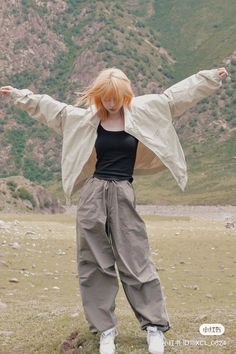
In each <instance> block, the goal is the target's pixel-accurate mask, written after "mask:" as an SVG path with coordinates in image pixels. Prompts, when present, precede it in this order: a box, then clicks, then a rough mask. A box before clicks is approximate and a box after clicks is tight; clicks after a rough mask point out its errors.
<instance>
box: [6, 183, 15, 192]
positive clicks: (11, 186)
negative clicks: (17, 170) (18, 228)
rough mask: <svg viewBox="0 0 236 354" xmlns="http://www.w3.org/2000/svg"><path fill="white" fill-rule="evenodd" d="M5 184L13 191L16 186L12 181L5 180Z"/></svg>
mask: <svg viewBox="0 0 236 354" xmlns="http://www.w3.org/2000/svg"><path fill="white" fill-rule="evenodd" d="M7 186H8V188H9V189H10V190H11V191H13V192H14V191H15V190H16V187H17V183H16V182H14V181H8V182H7Z"/></svg>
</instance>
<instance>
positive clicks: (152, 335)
mask: <svg viewBox="0 0 236 354" xmlns="http://www.w3.org/2000/svg"><path fill="white" fill-rule="evenodd" d="M147 343H148V351H149V353H151V354H163V353H164V334H163V332H162V331H159V330H158V329H157V327H156V326H148V327H147Z"/></svg>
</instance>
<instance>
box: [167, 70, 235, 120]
mask: <svg viewBox="0 0 236 354" xmlns="http://www.w3.org/2000/svg"><path fill="white" fill-rule="evenodd" d="M227 75H228V72H227V70H226V69H225V68H220V69H212V70H203V71H199V72H198V73H197V74H195V75H192V76H190V77H188V78H187V79H184V80H182V81H180V82H178V83H177V84H175V85H173V86H171V87H170V88H168V89H167V90H165V91H164V93H163V95H164V96H165V97H167V99H168V103H169V106H170V110H171V114H172V117H173V118H174V117H177V116H179V115H181V114H182V113H183V112H185V111H186V110H188V109H189V108H191V107H193V106H194V105H195V104H196V103H197V102H198V101H200V100H202V99H203V98H205V97H208V96H210V95H211V94H212V93H213V92H214V91H215V90H217V89H218V88H219V87H220V86H221V81H222V79H224V78H225V77H226V76H227Z"/></svg>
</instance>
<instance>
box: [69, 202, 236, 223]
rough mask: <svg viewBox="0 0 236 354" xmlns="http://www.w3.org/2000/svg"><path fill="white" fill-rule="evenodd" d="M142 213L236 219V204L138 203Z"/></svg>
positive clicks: (72, 212) (138, 208)
mask: <svg viewBox="0 0 236 354" xmlns="http://www.w3.org/2000/svg"><path fill="white" fill-rule="evenodd" d="M137 210H138V212H139V213H140V214H142V215H160V216H190V217H196V218H203V219H208V220H219V221H220V220H223V221H231V222H233V221H234V222H235V221H236V206H235V205H224V206H223V205H151V204H150V205H137ZM75 212H76V206H72V207H68V208H67V211H66V213H67V214H74V213H75Z"/></svg>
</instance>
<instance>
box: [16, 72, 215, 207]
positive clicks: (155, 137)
mask: <svg viewBox="0 0 236 354" xmlns="http://www.w3.org/2000/svg"><path fill="white" fill-rule="evenodd" d="M220 86H221V78H220V76H219V75H218V73H217V69H213V70H204V71H200V72H199V73H197V74H195V75H192V76H190V77H188V78H187V79H185V80H183V81H180V82H179V83H177V84H175V85H173V86H171V87H170V88H169V89H167V90H166V91H164V93H163V94H150V95H144V96H138V97H134V98H133V99H132V102H131V109H130V110H128V109H127V108H125V109H124V120H125V128H124V130H125V131H126V132H127V133H129V134H131V135H133V136H134V137H136V138H137V139H138V140H139V144H138V150H137V156H136V161H135V166H134V175H144V174H154V173H157V172H158V171H160V170H162V169H163V168H166V167H167V168H168V169H169V170H170V172H171V173H172V175H173V176H174V178H175V180H176V181H177V183H178V185H179V186H180V188H181V189H182V190H184V188H185V186H186V183H187V168H186V162H185V157H184V153H183V150H182V147H181V145H180V142H179V139H178V136H177V134H176V132H175V129H174V127H173V124H172V119H173V118H174V117H177V116H179V115H181V114H182V113H183V112H184V111H186V110H187V109H189V108H191V107H192V106H194V105H195V104H196V103H197V102H198V101H199V100H201V99H203V98H205V97H207V96H209V95H210V94H212V93H213V92H214V91H215V90H216V89H217V88H219V87H220ZM10 95H11V97H13V98H14V103H15V105H16V106H17V107H18V108H20V109H22V110H24V111H26V112H27V113H28V114H29V115H30V116H32V117H33V118H35V119H36V120H38V121H40V122H41V123H44V124H47V125H48V126H49V127H51V128H53V129H54V130H56V131H57V132H61V133H62V134H63V147H62V162H61V163H62V185H63V189H64V192H65V196H66V200H67V201H69V200H70V198H71V196H72V194H73V193H75V192H76V190H78V188H79V187H80V186H81V185H82V184H83V183H84V181H85V179H86V178H87V177H88V176H90V175H91V174H92V173H93V172H94V169H95V164H96V151H95V147H94V146H95V141H96V138H97V127H98V124H99V122H100V118H99V117H98V115H97V112H96V107H95V106H91V107H89V108H88V109H82V108H78V107H75V106H72V105H67V104H65V103H62V102H58V101H56V100H54V99H53V98H51V97H50V96H48V95H38V94H33V93H32V92H31V91H29V90H27V89H23V90H18V89H16V88H12V89H11V90H10Z"/></svg>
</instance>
